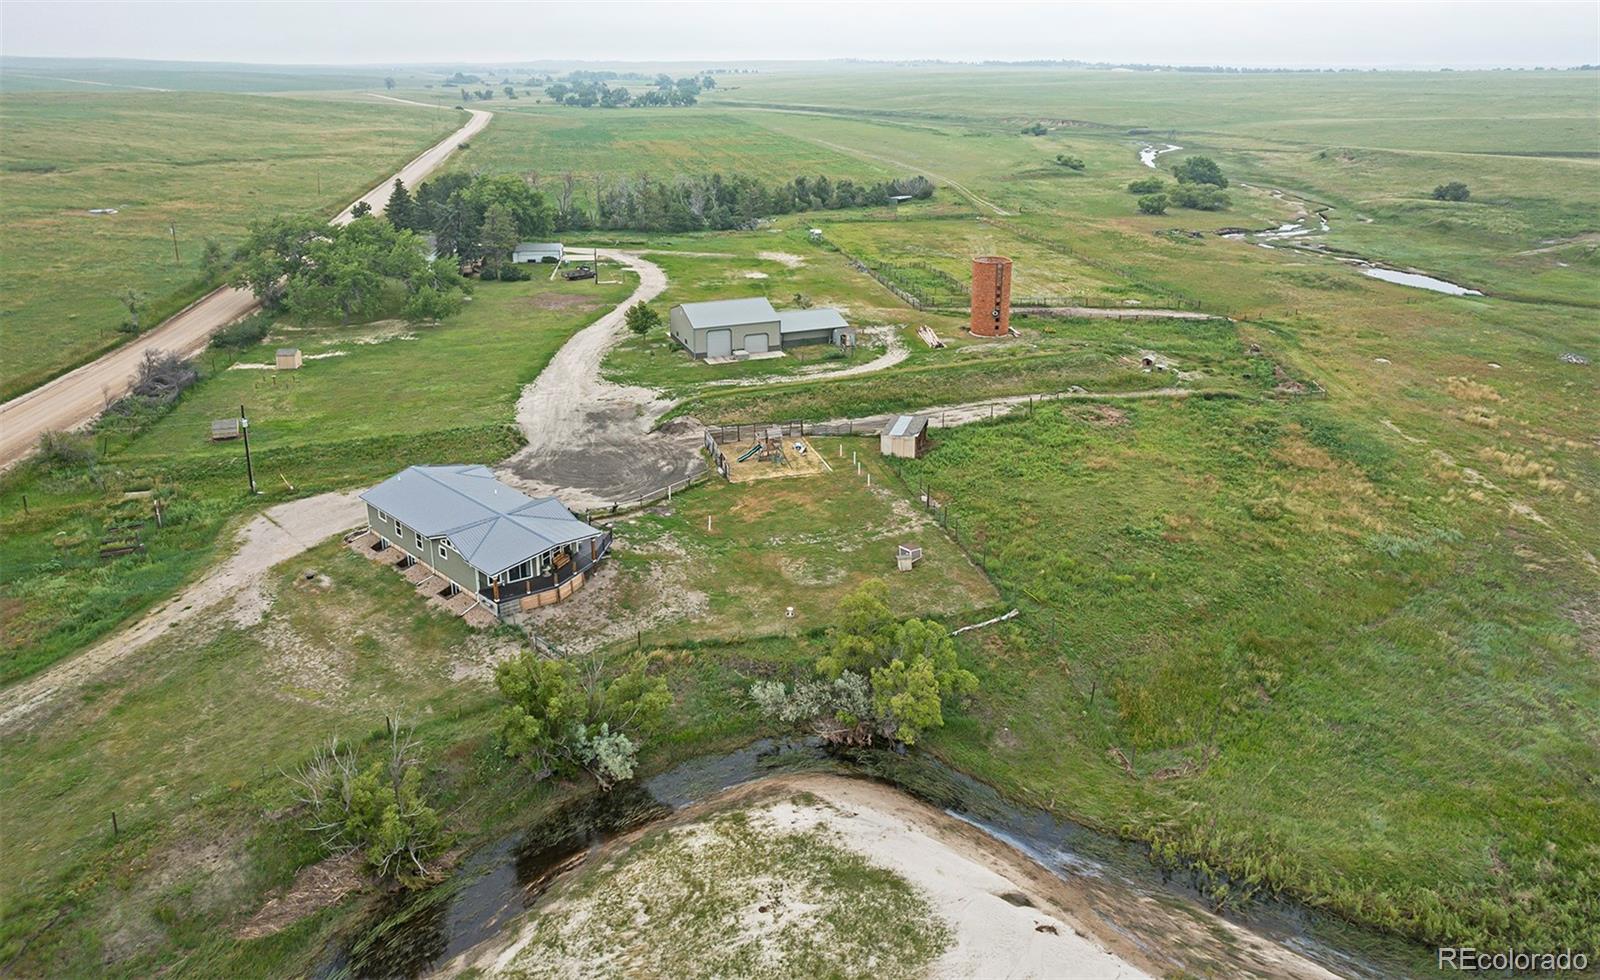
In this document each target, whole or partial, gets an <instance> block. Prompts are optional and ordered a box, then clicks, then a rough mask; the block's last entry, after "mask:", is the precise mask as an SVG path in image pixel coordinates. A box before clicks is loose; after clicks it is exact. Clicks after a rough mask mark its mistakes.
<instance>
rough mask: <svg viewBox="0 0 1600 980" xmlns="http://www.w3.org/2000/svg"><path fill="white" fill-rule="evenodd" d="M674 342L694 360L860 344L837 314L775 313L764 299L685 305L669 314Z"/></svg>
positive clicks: (801, 311) (832, 311)
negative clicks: (801, 346)
mask: <svg viewBox="0 0 1600 980" xmlns="http://www.w3.org/2000/svg"><path fill="white" fill-rule="evenodd" d="M668 329H669V330H670V332H671V333H672V339H673V340H676V341H677V342H678V343H680V344H682V345H683V347H684V349H685V350H687V351H689V353H691V354H693V355H694V356H695V357H719V358H720V357H749V356H750V355H752V354H766V353H770V352H772V351H778V350H782V349H783V348H784V347H792V346H795V345H797V344H840V345H843V346H848V345H851V344H854V343H855V329H854V328H853V327H851V326H850V324H848V323H846V322H845V319H844V316H843V315H841V314H840V313H839V311H838V310H831V309H816V310H775V309H773V308H772V304H771V303H769V302H768V301H767V300H766V299H765V298H764V297H756V298H753V299H719V300H712V301H710V302H706V303H683V304H681V305H678V306H674V307H673V308H672V311H671V313H669V314H668Z"/></svg>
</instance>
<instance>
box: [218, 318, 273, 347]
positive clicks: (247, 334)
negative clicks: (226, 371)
mask: <svg viewBox="0 0 1600 980" xmlns="http://www.w3.org/2000/svg"><path fill="white" fill-rule="evenodd" d="M271 329H272V318H271V317H267V316H263V315H262V314H260V313H257V314H255V315H253V316H247V317H245V318H244V319H243V320H240V321H239V322H238V323H231V324H229V325H228V326H226V327H223V328H222V329H221V330H218V331H217V332H216V333H214V334H212V335H211V346H212V347H214V348H216V349H218V350H244V349H245V348H246V347H254V346H255V345H257V344H259V343H261V342H262V341H263V340H266V339H267V332H268V331H269V330H271Z"/></svg>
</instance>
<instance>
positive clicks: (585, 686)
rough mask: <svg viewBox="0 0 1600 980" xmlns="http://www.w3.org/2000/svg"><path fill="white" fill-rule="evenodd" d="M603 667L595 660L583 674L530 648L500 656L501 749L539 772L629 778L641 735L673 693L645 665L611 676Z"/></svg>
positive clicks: (612, 781) (611, 780) (602, 780)
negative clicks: (649, 674)
mask: <svg viewBox="0 0 1600 980" xmlns="http://www.w3.org/2000/svg"><path fill="white" fill-rule="evenodd" d="M603 667H604V664H603V662H602V661H600V660H598V659H596V660H593V661H591V662H589V663H588V664H587V665H585V669H584V670H583V671H582V672H581V673H580V672H579V670H578V668H577V667H576V666H575V665H574V664H573V663H572V662H571V661H568V660H546V659H544V658H542V657H539V656H537V655H536V654H534V652H533V651H532V650H528V649H524V650H523V651H522V652H521V654H519V655H518V656H517V657H515V658H513V659H510V660H507V661H504V662H502V663H501V664H500V666H499V667H498V668H496V669H495V673H494V682H495V686H496V687H497V688H499V689H500V693H501V695H503V696H504V697H505V698H506V700H507V701H508V702H509V703H508V704H507V705H506V707H505V708H504V709H503V710H502V711H501V715H500V738H501V743H502V745H503V746H504V747H505V750H506V753H507V754H508V755H511V756H513V757H515V758H519V759H521V760H522V761H523V762H524V763H525V764H526V765H527V766H528V768H529V769H531V770H532V771H533V772H534V773H535V775H537V776H539V777H540V778H542V777H544V776H547V775H552V774H554V775H562V776H570V775H573V774H576V773H577V772H579V771H580V770H582V771H587V772H588V773H589V775H591V776H593V777H594V780H595V782H597V783H599V784H600V788H601V789H602V790H610V789H611V787H612V786H614V785H616V784H617V783H619V782H623V781H625V780H628V779H631V778H633V769H634V761H635V759H636V758H637V756H638V753H639V748H640V739H641V738H642V737H644V736H647V735H649V734H651V733H652V732H654V731H655V729H656V727H657V726H658V725H659V724H660V721H661V716H662V714H663V713H664V712H665V711H666V708H667V705H669V704H671V703H672V695H671V694H670V693H668V691H667V685H666V682H665V681H664V680H662V679H661V678H659V677H646V676H645V674H644V670H643V668H642V667H635V668H633V669H632V670H629V671H627V672H626V673H623V674H621V675H619V676H617V677H614V678H612V679H610V680H609V681H608V680H605V679H604V678H603V677H602V670H603Z"/></svg>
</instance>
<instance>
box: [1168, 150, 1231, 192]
mask: <svg viewBox="0 0 1600 980" xmlns="http://www.w3.org/2000/svg"><path fill="white" fill-rule="evenodd" d="M1172 175H1173V176H1174V177H1177V178H1178V183H1180V184H1211V185H1212V186H1214V187H1227V186H1228V178H1226V177H1224V176H1223V175H1222V168H1221V167H1219V166H1217V161H1215V160H1213V159H1211V158H1210V157H1188V158H1187V159H1185V160H1184V161H1183V162H1182V163H1180V164H1178V165H1177V166H1176V167H1173V168H1172Z"/></svg>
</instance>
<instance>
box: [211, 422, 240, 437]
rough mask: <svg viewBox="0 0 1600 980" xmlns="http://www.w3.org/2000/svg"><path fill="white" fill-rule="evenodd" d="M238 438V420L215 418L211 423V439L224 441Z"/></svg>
mask: <svg viewBox="0 0 1600 980" xmlns="http://www.w3.org/2000/svg"><path fill="white" fill-rule="evenodd" d="M237 438H239V420H238V419H236V418H233V419H215V420H213V421H212V423H211V441H212V442H226V441H227V440H229V439H237Z"/></svg>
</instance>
